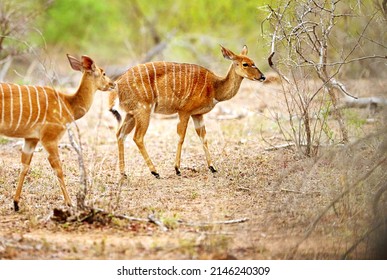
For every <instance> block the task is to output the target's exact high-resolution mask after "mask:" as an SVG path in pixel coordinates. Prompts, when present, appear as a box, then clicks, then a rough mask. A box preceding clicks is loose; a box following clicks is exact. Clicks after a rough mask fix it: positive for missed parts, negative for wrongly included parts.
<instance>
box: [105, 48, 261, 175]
mask: <svg viewBox="0 0 387 280" xmlns="http://www.w3.org/2000/svg"><path fill="white" fill-rule="evenodd" d="M221 48H222V53H223V56H224V57H225V58H227V59H230V60H231V61H232V64H231V66H230V69H229V71H228V73H227V75H226V77H218V76H217V75H215V74H214V73H213V72H211V71H209V70H207V69H205V68H203V67H201V66H199V65H195V64H186V63H174V62H149V63H146V64H140V65H137V66H134V67H132V68H130V69H129V70H128V71H127V72H126V73H124V74H123V75H122V76H121V77H120V78H119V79H118V80H117V88H116V90H115V91H113V92H111V96H110V102H109V103H110V106H111V111H112V112H115V114H116V116H117V113H116V112H117V111H115V110H114V108H113V105H114V103H115V101H116V99H117V98H118V100H119V106H120V108H121V109H122V110H123V111H124V112H125V116H124V120H123V121H122V122H121V123H120V126H119V128H118V130H117V142H118V151H119V165H120V172H121V173H122V174H125V163H124V145H123V142H124V140H125V138H126V136H127V135H128V134H129V133H130V132H131V131H132V130H133V128H136V130H135V133H134V138H133V139H134V141H135V143H136V145H137V146H138V148H139V150H140V152H141V154H142V156H143V157H144V160H145V162H146V163H147V165H148V167H149V169H150V171H151V173H152V174H153V175H154V176H156V177H157V178H158V177H159V174H158V173H157V171H156V168H155V166H154V164H153V163H152V161H151V159H150V157H149V155H148V153H147V151H146V148H145V145H144V142H143V138H144V135H145V133H146V131H147V129H148V126H149V121H150V115H151V113H152V112H156V113H161V114H174V113H177V114H178V115H179V124H178V125H177V133H178V135H179V138H180V139H179V143H178V146H177V153H176V159H175V170H176V173H177V174H178V175H180V157H181V148H182V145H183V142H184V137H185V133H186V129H187V124H188V120H189V118H190V117H191V118H192V119H193V121H194V124H195V130H196V132H197V134H198V136H199V137H200V139H201V141H202V143H203V148H204V151H205V154H206V159H207V164H208V167H209V168H210V170H211V171H212V172H215V171H216V170H215V168H214V167H213V165H212V160H211V156H210V153H209V151H208V145H207V140H206V138H205V135H206V130H205V126H204V121H203V115H204V114H206V113H208V112H210V111H211V110H212V109H213V108H214V106H215V105H216V104H217V103H218V102H221V101H225V100H229V99H231V98H232V97H233V96H235V94H236V93H237V92H238V89H239V87H240V84H241V82H242V80H243V78H248V79H251V80H260V81H263V80H264V79H265V77H264V76H263V74H262V73H261V72H260V71H259V69H258V68H257V67H256V66H255V64H254V62H253V61H252V60H251V59H250V58H248V57H247V56H246V55H247V47H246V46H245V47H244V48H243V50H242V53H241V54H240V55H236V54H234V53H233V52H231V51H230V50H228V49H226V48H224V47H221Z"/></svg>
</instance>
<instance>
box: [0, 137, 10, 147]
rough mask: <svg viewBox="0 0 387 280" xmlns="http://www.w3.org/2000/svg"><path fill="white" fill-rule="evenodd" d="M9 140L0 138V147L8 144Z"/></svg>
mask: <svg viewBox="0 0 387 280" xmlns="http://www.w3.org/2000/svg"><path fill="white" fill-rule="evenodd" d="M9 142H10V140H9V139H8V138H4V137H0V145H5V144H8V143H9Z"/></svg>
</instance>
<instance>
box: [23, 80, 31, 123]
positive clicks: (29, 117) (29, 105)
mask: <svg viewBox="0 0 387 280" xmlns="http://www.w3.org/2000/svg"><path fill="white" fill-rule="evenodd" d="M25 87H26V89H27V94H28V107H29V108H30V114H29V116H28V120H27V122H26V123H25V125H24V126H25V127H28V125H29V124H30V121H31V118H32V100H31V92H30V87H29V86H25Z"/></svg>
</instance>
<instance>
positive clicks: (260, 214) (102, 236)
mask: <svg viewBox="0 0 387 280" xmlns="http://www.w3.org/2000/svg"><path fill="white" fill-rule="evenodd" d="M367 83H368V82H367V81H365V82H364V81H363V82H362V83H361V82H360V81H357V82H355V83H354V84H353V86H352V88H350V89H352V90H353V89H355V91H356V89H357V92H356V93H357V94H358V95H365V96H367V94H366V93H364V91H363V90H362V89H367V88H369V86H370V84H367ZM378 83H379V86H377V89H378V90H379V92H381V93H384V92H385V88H386V83H385V82H380V81H379V82H378ZM359 84H360V85H361V86H360V87H359V86H358V85H359ZM372 86H373V87H375V84H373V85H372ZM106 108H107V98H106V96H104V94H103V93H101V92H98V93H97V94H96V100H95V102H94V105H93V107H92V110H91V111H90V112H89V113H88V114H87V115H86V116H85V117H84V118H83V119H82V120H80V121H79V122H78V125H79V128H80V131H81V141H82V143H83V155H84V160H85V163H86V169H87V173H88V179H89V183H90V188H89V189H88V195H87V200H86V202H87V204H88V205H89V206H91V207H94V208H99V209H104V210H105V211H107V212H110V213H112V214H114V215H126V216H131V217H138V218H142V219H147V217H148V216H149V215H150V214H153V215H154V216H155V217H156V219H157V220H159V221H161V222H162V223H163V224H164V225H165V226H166V227H167V229H168V230H167V231H164V230H163V229H162V228H161V227H160V226H158V225H155V224H154V223H150V222H145V221H142V222H141V221H128V220H124V219H120V218H114V217H109V218H108V219H104V220H101V221H100V222H98V221H94V223H91V224H90V223H88V222H86V221H84V222H75V223H58V222H55V221H53V220H52V219H51V218H52V214H53V209H54V208H64V207H63V200H62V196H61V192H60V188H59V186H58V184H57V182H56V179H55V176H54V174H53V172H52V171H51V169H50V167H49V164H48V161H47V160H46V155H45V152H44V151H40V150H39V151H37V152H36V153H35V156H34V158H33V160H32V166H31V170H30V173H29V175H28V176H27V179H26V182H25V185H24V189H23V193H22V199H21V203H20V207H21V210H20V212H17V213H15V212H14V211H13V208H12V198H13V195H14V192H15V185H16V182H17V174H18V170H19V168H20V162H19V158H20V153H19V150H20V148H21V144H20V143H19V142H18V140H15V139H4V138H1V141H2V144H1V145H0V186H1V188H0V259H290V258H295V259H338V258H342V257H346V258H352V259H359V258H367V257H369V254H368V253H369V250H370V248H371V247H372V246H371V245H370V242H371V241H372V240H371V241H370V240H369V239H366V242H359V245H358V246H355V248H354V250H351V251H349V252H348V250H349V249H350V248H351V246H352V245H353V244H355V243H356V241H358V240H359V239H361V238H362V237H363V236H364V234H365V233H366V232H367V230H368V229H369V228H370V226H371V224H372V219H373V215H372V209H371V208H372V207H371V202H372V194H374V193H375V192H376V190H377V189H376V187H375V186H374V185H375V184H369V183H365V184H363V185H362V186H360V185H357V187H356V189H357V190H354V191H353V192H352V191H351V192H350V194H349V195H348V196H344V197H343V199H342V200H340V201H339V202H338V203H337V204H335V205H333V207H331V208H330V209H329V211H327V213H326V214H325V215H323V216H322V218H321V220H319V222H318V223H317V225H316V226H315V227H314V228H313V231H312V232H311V234H310V236H309V237H308V238H306V239H305V240H304V237H305V234H306V233H307V232H308V229H310V226H311V224H312V222H313V221H314V220H315V219H316V217H318V215H319V214H320V213H322V211H323V209H324V208H325V207H327V206H329V205H330V203H331V202H332V200H333V199H334V198H335V197H337V195H339V194H340V193H342V192H343V190H345V188H346V187H347V186H350V185H351V184H352V185H354V184H356V181H357V180H358V176H357V175H354V174H361V172H358V171H359V170H365V171H366V170H368V169H369V168H371V167H372V162H373V157H374V155H375V151H376V150H377V149H378V147H379V146H380V141H378V140H375V139H373V140H372V141H373V142H370V143H368V142H367V144H366V145H362V148H361V149H356V150H355V151H351V150H345V149H344V148H337V149H338V150H335V152H334V153H333V154H332V152H327V154H328V155H327V156H326V157H324V156H320V157H319V158H318V159H311V158H306V157H304V156H302V155H300V154H299V153H297V151H296V150H294V149H292V148H287V149H286V148H285V149H277V150H266V148H269V147H271V145H278V144H283V143H286V141H285V140H284V139H283V135H282V134H281V133H279V130H278V127H277V126H276V123H275V121H274V120H273V114H274V113H276V114H277V113H278V114H283V115H286V111H284V107H283V103H281V93H280V89H279V88H278V87H275V86H268V85H262V84H258V83H253V82H250V81H244V83H243V87H242V89H241V90H240V92H239V93H238V95H237V96H236V97H235V98H234V99H232V100H231V101H228V102H225V103H224V104H218V107H217V108H216V109H214V111H213V112H211V113H210V114H208V115H207V116H206V117H205V119H206V128H207V136H208V140H209V142H210V151H211V153H212V156H213V159H214V163H215V165H216V167H217V169H218V173H216V174H212V173H211V172H210V171H209V170H208V169H207V167H206V163H205V158H204V153H203V151H202V147H201V144H200V141H199V139H198V138H197V136H196V134H195V132H194V129H193V124H192V123H190V125H189V127H188V131H187V136H186V141H185V143H184V146H183V155H182V176H181V177H178V176H176V175H175V173H174V168H173V162H174V157H175V150H176V145H177V135H176V124H177V119H176V118H165V117H163V116H155V117H153V119H152V120H151V125H150V127H149V130H148V133H147V135H146V138H145V141H146V144H147V148H148V151H149V153H150V155H151V157H152V159H153V161H154V163H155V164H156V166H157V168H158V171H159V173H160V175H161V179H159V180H157V179H155V178H154V177H153V176H152V175H151V174H150V172H149V170H148V169H147V167H146V165H145V163H144V161H143V159H142V157H141V155H140V154H139V152H138V150H137V147H135V145H134V143H133V141H132V140H131V139H128V140H127V142H126V170H127V173H128V175H129V176H128V178H127V179H126V180H123V181H121V183H120V176H119V172H118V166H117V165H118V164H117V150H116V142H115V133H114V131H115V120H114V118H113V117H112V116H111V115H110V113H109V112H108V111H107V110H106ZM355 113H356V116H357V118H358V119H367V118H369V116H368V115H367V114H368V113H367V111H366V110H365V109H362V110H355ZM373 120H374V121H373V122H372V123H368V122H364V123H361V126H360V125H359V126H356V125H352V126H351V127H350V135H351V139H352V142H356V140H357V139H359V138H362V137H364V136H365V135H368V134H369V133H372V132H374V131H377V129H378V127H380V123H381V122H382V114H381V113H379V114H377V115H376V116H373ZM62 143H63V144H64V145H62V147H61V149H60V153H61V159H62V162H63V168H64V172H65V174H66V182H67V185H68V190H69V193H70V196H71V197H72V199H73V201H74V202H75V200H76V193H77V192H78V190H79V188H80V183H79V180H80V178H79V165H78V161H77V155H76V153H75V151H74V150H73V149H72V148H71V146H70V145H69V139H68V136H67V135H65V136H64V137H63V139H62ZM338 155H340V156H338ZM338 157H339V159H340V160H338ZM359 159H361V160H360V161H359ZM342 161H345V162H346V165H345V166H343V165H342ZM384 166H385V165H384ZM380 174H382V175H380ZM383 174H384V173H383V171H380V170H379V169H376V174H375V175H374V177H375V178H374V180H378V178H380V177H381V176H385V175H383ZM359 176H360V175H359ZM376 185H377V184H376ZM240 219H244V220H243V221H242V222H239V223H238V222H237V221H238V220H240ZM106 220H108V221H106ZM227 221H229V222H230V221H231V223H230V224H228V223H227ZM301 241H302V242H301ZM346 252H347V254H346Z"/></svg>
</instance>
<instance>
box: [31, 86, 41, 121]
mask: <svg viewBox="0 0 387 280" xmlns="http://www.w3.org/2000/svg"><path fill="white" fill-rule="evenodd" d="M32 87H33V88H34V89H35V93H36V107H37V108H38V113H37V114H36V118H35V121H34V123H33V124H32V125H31V127H33V126H34V125H35V124H36V123H37V122H38V121H39V117H40V100H39V91H38V89H37V88H36V86H32Z"/></svg>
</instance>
